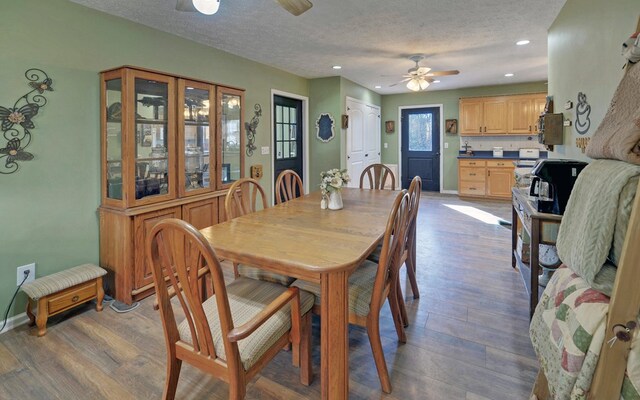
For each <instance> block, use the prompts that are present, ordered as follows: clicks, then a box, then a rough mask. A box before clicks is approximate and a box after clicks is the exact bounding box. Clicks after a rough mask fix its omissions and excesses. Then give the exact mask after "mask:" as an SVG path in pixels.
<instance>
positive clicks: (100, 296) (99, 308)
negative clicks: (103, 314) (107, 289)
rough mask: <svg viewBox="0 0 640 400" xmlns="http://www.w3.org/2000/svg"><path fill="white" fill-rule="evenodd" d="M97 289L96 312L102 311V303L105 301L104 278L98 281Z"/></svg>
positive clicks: (99, 278)
mask: <svg viewBox="0 0 640 400" xmlns="http://www.w3.org/2000/svg"><path fill="white" fill-rule="evenodd" d="M96 289H97V291H98V295H97V298H96V311H98V312H100V311H102V301H103V300H104V288H103V287H102V277H98V278H97V279H96Z"/></svg>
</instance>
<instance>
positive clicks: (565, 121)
mask: <svg viewBox="0 0 640 400" xmlns="http://www.w3.org/2000/svg"><path fill="white" fill-rule="evenodd" d="M562 125H564V126H571V120H570V119H565V120H564V121H563V122H562Z"/></svg>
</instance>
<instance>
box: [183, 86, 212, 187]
mask: <svg viewBox="0 0 640 400" xmlns="http://www.w3.org/2000/svg"><path fill="white" fill-rule="evenodd" d="M184 103H185V104H184V105H183V106H184V107H183V114H184V125H185V126H184V149H185V150H184V169H185V170H184V174H185V176H186V180H185V189H186V190H187V191H191V190H196V189H201V188H208V187H209V182H210V179H209V164H210V163H211V162H210V154H209V140H210V139H209V106H210V104H209V91H208V90H205V89H199V88H192V87H186V88H185V93H184Z"/></svg>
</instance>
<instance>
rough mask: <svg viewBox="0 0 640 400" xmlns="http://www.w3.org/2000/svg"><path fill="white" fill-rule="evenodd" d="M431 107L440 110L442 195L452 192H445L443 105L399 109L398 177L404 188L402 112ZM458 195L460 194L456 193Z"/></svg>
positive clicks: (397, 126)
mask: <svg viewBox="0 0 640 400" xmlns="http://www.w3.org/2000/svg"><path fill="white" fill-rule="evenodd" d="M429 107H432V108H433V107H437V108H438V109H439V110H440V156H439V158H440V188H439V192H440V193H450V192H452V191H450V190H447V191H443V189H442V185H443V183H444V182H443V180H444V177H443V174H442V173H443V168H444V121H443V118H444V111H443V109H444V107H443V105H442V104H424V105H415V106H400V107H398V124H397V125H396V129H397V131H398V176H399V177H400V187H402V110H409V109H414V108H429ZM455 193H456V194H457V193H458V192H457V191H455Z"/></svg>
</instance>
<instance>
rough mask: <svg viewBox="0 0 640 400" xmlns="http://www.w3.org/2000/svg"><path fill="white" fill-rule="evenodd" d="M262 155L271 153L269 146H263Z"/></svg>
mask: <svg viewBox="0 0 640 400" xmlns="http://www.w3.org/2000/svg"><path fill="white" fill-rule="evenodd" d="M261 150H262V155H265V154H269V146H262V148H261Z"/></svg>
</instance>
